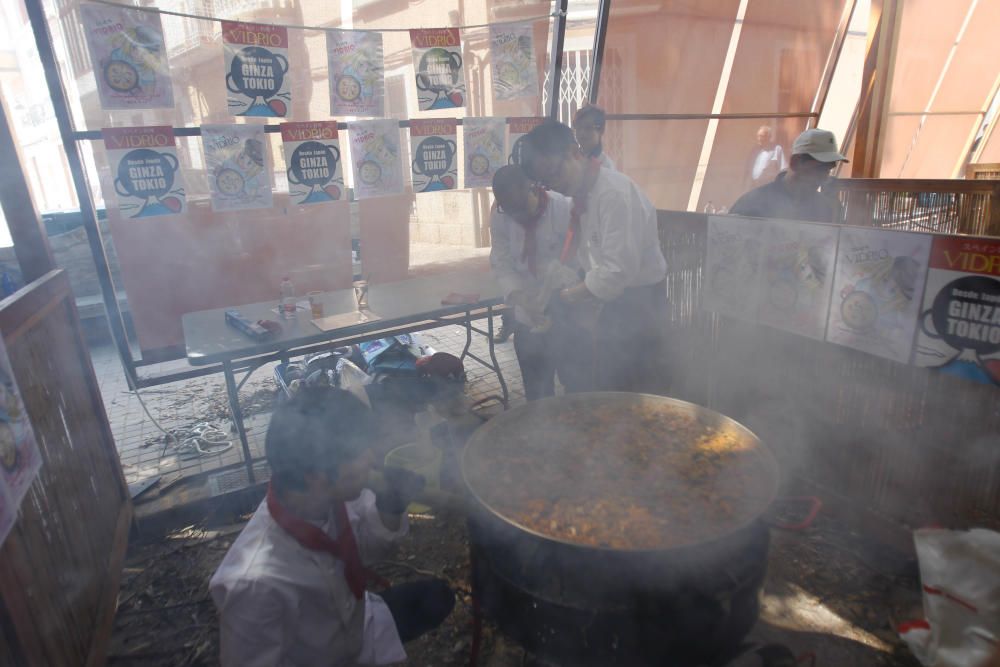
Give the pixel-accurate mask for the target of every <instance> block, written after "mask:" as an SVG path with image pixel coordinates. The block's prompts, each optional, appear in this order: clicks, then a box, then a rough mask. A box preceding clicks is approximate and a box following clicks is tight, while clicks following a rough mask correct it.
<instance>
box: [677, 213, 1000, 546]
mask: <svg viewBox="0 0 1000 667" xmlns="http://www.w3.org/2000/svg"><path fill="white" fill-rule="evenodd" d="M904 228H905V227H904ZM908 228H909V229H916V230H917V231H926V230H923V229H920V228H919V227H908ZM706 229H707V216H706V215H703V214H698V213H682V212H676V211H660V237H661V242H662V244H663V247H664V251H665V254H666V256H667V261H668V263H669V274H668V290H669V294H670V312H671V316H672V317H671V319H672V322H673V327H672V331H671V336H670V345H669V352H668V355H667V357H668V364H667V365H668V367H669V370H668V373H669V375H670V380H671V382H670V389H669V391H670V393H671V394H672V395H674V396H677V397H678V398H682V399H684V400H689V401H693V402H695V403H699V404H702V405H707V406H709V407H711V408H713V409H716V410H719V411H720V412H722V413H724V414H726V415H729V416H731V417H733V418H735V419H737V420H739V421H741V422H742V423H744V424H745V425H746V426H748V427H749V428H750V429H752V430H753V431H755V432H756V433H757V435H758V436H760V437H761V439H762V440H763V441H764V442H765V443H767V445H768V446H769V447H771V448H772V450H773V451H774V453H775V454H776V455H777V457H778V459H779V461H780V463H781V466H782V470H783V474H784V475H785V477H786V478H788V477H791V476H792V475H797V476H800V477H802V478H805V479H807V480H809V481H811V482H813V483H815V484H817V485H819V486H820V487H822V488H824V489H825V490H826V491H828V492H829V493H831V494H834V495H835V496H837V497H839V498H841V499H842V500H844V501H845V502H846V503H847V504H848V506H851V507H854V508H857V509H859V510H862V509H863V510H865V511H870V512H874V513H876V514H878V515H881V516H883V517H888V518H889V519H891V520H893V521H894V522H898V523H901V524H903V525H906V526H911V527H920V526H922V525H926V524H929V523H939V524H943V525H949V526H952V525H953V526H969V525H993V526H994V527H996V526H997V525H998V522H997V517H998V516H1000V389H998V388H997V387H991V386H987V385H982V384H976V383H972V382H968V381H964V380H960V379H957V378H955V377H951V376H949V375H946V374H943V373H939V372H935V371H932V370H929V369H923V368H917V367H914V366H907V365H903V364H897V363H894V362H891V361H887V360H885V359H881V358H878V357H874V356H870V355H867V354H864V353H861V352H857V351H854V350H851V349H848V348H844V347H840V346H838V345H834V344H831V343H824V342H819V341H814V340H811V339H808V338H804V337H800V336H795V335H792V334H789V333H785V332H782V331H779V330H777V329H771V328H768V327H765V326H758V325H754V324H749V323H746V322H742V321H739V320H733V319H730V318H726V317H723V316H719V315H715V314H713V313H710V312H708V311H706V310H703V309H702V307H701V290H702V266H703V261H704V257H705V243H706Z"/></svg>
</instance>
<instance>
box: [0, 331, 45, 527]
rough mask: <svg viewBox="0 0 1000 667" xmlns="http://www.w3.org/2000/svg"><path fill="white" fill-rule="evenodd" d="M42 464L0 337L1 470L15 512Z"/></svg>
mask: <svg viewBox="0 0 1000 667" xmlns="http://www.w3.org/2000/svg"><path fill="white" fill-rule="evenodd" d="M41 467H42V456H41V453H40V452H39V451H38V443H37V442H35V431H34V429H33V428H32V426H31V420H30V419H28V411H27V410H25V408H24V401H23V400H22V399H21V392H20V390H19V389H18V387H17V382H15V381H14V373H13V371H12V370H11V368H10V358H9V357H8V356H7V347H6V346H5V345H4V344H3V341H2V340H0V471H2V472H3V482H4V485H5V486H6V494H7V498H8V499H9V500H10V502H11V503H12V504H13V510H12V511H13V512H14V513H15V514H16V513H17V508H18V506H20V504H21V500H22V499H23V498H24V494H26V493H27V492H28V487H29V486H31V483H32V482H33V481H34V479H35V477H36V476H37V475H38V470H39V469H40V468H41Z"/></svg>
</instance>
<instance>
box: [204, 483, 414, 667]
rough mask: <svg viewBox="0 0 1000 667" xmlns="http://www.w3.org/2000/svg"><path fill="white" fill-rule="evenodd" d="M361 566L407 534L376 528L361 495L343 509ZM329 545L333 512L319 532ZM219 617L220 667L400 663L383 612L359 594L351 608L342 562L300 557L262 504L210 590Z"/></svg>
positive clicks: (373, 512)
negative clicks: (328, 536)
mask: <svg viewBox="0 0 1000 667" xmlns="http://www.w3.org/2000/svg"><path fill="white" fill-rule="evenodd" d="M347 516H348V520H349V521H350V522H351V528H352V529H353V531H354V536H355V539H356V541H357V544H358V551H359V552H360V555H361V559H362V561H363V562H372V561H373V560H376V559H377V558H378V557H379V555H380V552H382V551H384V549H385V548H386V547H387V546H388V544H389V543H390V542H392V541H393V540H395V539H397V538H399V537H402V536H403V535H405V534H406V532H407V529H408V525H409V524H408V522H407V518H406V516H405V515H404V516H403V523H402V525H401V526H400V529H399V530H398V531H395V532H393V531H389V530H388V529H387V528H386V527H385V526H383V525H382V521H381V519H380V518H379V515H378V510H377V509H376V507H375V494H374V493H373V492H372V491H371V490H369V489H365V490H364V491H362V493H361V495H360V496H359V497H358V498H357V499H356V500H353V501H351V502H349V503H347ZM320 528H322V529H323V530H324V531H326V532H327V533H328V534H329V535H330V536H331V537H334V538H335V537H336V522H335V521H334V518H333V512H332V510H331V513H330V515H329V517H328V518H327V520H326V522H324V523H323V524H321V525H320ZM209 590H210V591H211V593H212V599H213V600H214V601H215V606H216V607H217V608H218V609H219V613H220V615H221V632H220V635H221V636H220V644H221V654H222V656H221V657H222V665H223V666H224V667H265V666H266V667H279V666H280V667H286V666H287V667H293V666H294V667H300V666H301V667H320V666H324V667H335V666H336V667H340V666H341V665H362V664H364V665H370V664H374V665H382V664H388V663H394V662H400V661H402V660H405V659H406V652H405V651H404V650H403V644H402V642H401V641H400V639H399V633H398V632H397V631H396V624H395V622H394V621H393V619H392V614H391V613H390V611H389V607H388V606H387V605H386V604H385V602H383V601H382V598H380V597H379V596H377V595H375V594H373V593H368V592H366V593H365V597H364V599H363V600H357V599H355V597H354V594H353V593H351V589H350V588H349V587H348V585H347V580H346V579H345V578H344V565H343V562H342V561H340V560H338V559H336V558H334V557H333V556H332V555H331V554H328V553H326V552H323V551H313V550H310V549H306V548H305V547H303V546H302V545H301V544H299V543H298V542H297V541H296V540H295V538H294V537H292V536H291V535H289V534H288V533H287V532H285V530H284V529H283V528H282V527H281V526H279V525H278V524H277V522H275V520H274V519H273V518H272V517H271V514H270V512H268V510H267V501H266V500H265V501H264V502H262V503H261V504H260V506H259V507H258V508H257V511H256V512H255V513H254V515H253V517H252V518H251V519H250V522H249V523H248V524H247V525H246V527H245V528H244V529H243V532H242V533H240V536H239V537H238V538H236V541H235V542H234V543H233V546H232V547H230V549H229V551H228V553H226V557H225V558H224V559H223V560H222V564H221V565H219V569H217V570H216V571H215V574H214V575H213V576H212V580H211V581H210V582H209Z"/></svg>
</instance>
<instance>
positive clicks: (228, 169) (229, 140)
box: [201, 125, 271, 211]
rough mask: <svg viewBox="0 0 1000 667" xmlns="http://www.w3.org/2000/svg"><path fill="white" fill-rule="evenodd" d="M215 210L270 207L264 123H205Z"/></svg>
mask: <svg viewBox="0 0 1000 667" xmlns="http://www.w3.org/2000/svg"><path fill="white" fill-rule="evenodd" d="M201 141H202V145H203V146H204V148H205V164H206V172H207V173H208V184H209V189H210V190H211V193H212V210H213V211H240V210H246V209H255V208H270V207H271V181H270V177H269V176H268V172H269V171H270V170H269V169H268V168H267V151H266V150H265V144H264V142H265V141H266V139H265V137H264V126H263V125H202V127H201Z"/></svg>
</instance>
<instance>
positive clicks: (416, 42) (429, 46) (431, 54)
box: [410, 28, 465, 111]
mask: <svg viewBox="0 0 1000 667" xmlns="http://www.w3.org/2000/svg"><path fill="white" fill-rule="evenodd" d="M410 43H411V44H412V45H413V66H414V69H415V70H416V82H417V102H418V103H419V105H420V110H421V111H427V110H429V109H454V108H458V107H464V106H465V69H464V68H463V67H462V38H461V35H460V34H459V31H458V28H435V29H431V30H411V31H410Z"/></svg>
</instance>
